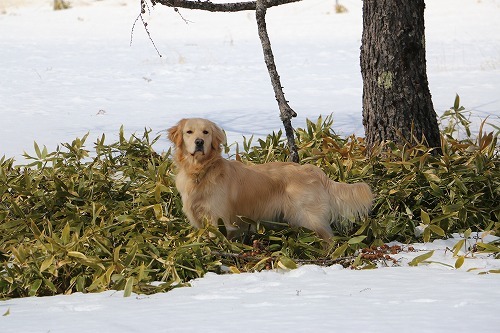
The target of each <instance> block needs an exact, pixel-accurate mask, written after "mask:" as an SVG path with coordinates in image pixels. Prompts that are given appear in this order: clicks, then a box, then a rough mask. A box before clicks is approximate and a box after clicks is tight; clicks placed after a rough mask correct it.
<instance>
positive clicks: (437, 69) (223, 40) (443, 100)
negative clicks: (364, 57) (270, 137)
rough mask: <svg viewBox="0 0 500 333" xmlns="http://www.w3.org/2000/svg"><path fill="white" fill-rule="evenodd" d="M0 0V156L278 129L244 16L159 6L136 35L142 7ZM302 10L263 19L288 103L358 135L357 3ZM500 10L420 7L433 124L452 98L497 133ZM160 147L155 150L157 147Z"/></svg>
mask: <svg viewBox="0 0 500 333" xmlns="http://www.w3.org/2000/svg"><path fill="white" fill-rule="evenodd" d="M70 2H71V3H72V4H73V8H72V9H69V10H63V11H53V10H52V6H51V5H52V0H1V1H0V50H1V52H0V64H1V66H0V119H1V131H0V156H2V155H3V154H5V155H6V156H7V157H16V159H17V160H18V161H22V159H20V156H21V155H22V153H23V151H27V152H33V141H36V142H37V143H38V144H39V145H40V146H43V145H46V146H47V148H48V149H49V151H52V150H54V149H55V148H56V146H57V144H59V143H61V142H70V141H71V140H73V139H75V138H76V137H82V136H83V135H84V134H85V133H87V132H90V136H89V140H88V144H89V147H91V146H92V142H95V139H96V138H98V137H100V135H101V134H102V133H106V135H107V137H108V138H109V139H108V143H110V142H113V140H114V139H116V138H117V136H118V130H119V128H120V126H121V125H124V127H125V130H126V132H127V133H133V132H138V133H142V132H143V130H144V128H150V129H152V131H153V133H154V134H156V133H163V132H162V131H164V130H165V129H167V128H169V127H170V126H172V125H173V124H174V123H175V122H177V121H178V120H179V119H180V118H182V117H191V116H200V117H206V118H210V119H211V120H213V121H215V122H217V123H218V124H220V125H221V126H222V127H223V128H224V129H225V130H226V132H227V134H228V142H229V143H231V142H235V141H240V142H241V141H242V135H246V136H250V135H256V136H264V135H266V134H269V133H271V132H272V131H273V130H274V131H275V130H278V129H280V128H281V127H282V124H281V123H280V120H279V116H278V108H277V104H276V101H275V99H274V93H273V90H272V88H271V83H270V79H269V76H268V73H267V70H266V67H265V64H264V61H263V55H262V50H261V46H260V41H259V38H258V36H257V28H256V23H255V17H254V13H253V12H241V13H207V12H201V11H189V10H181V11H180V13H181V15H182V17H183V18H184V19H185V20H186V21H187V22H188V23H186V21H185V20H184V19H183V18H181V16H180V15H179V14H178V13H176V12H175V11H174V10H173V9H171V8H167V7H165V6H160V5H158V6H156V8H153V9H152V11H151V13H150V15H148V14H146V15H145V18H146V19H147V21H148V23H149V31H150V33H151V36H152V38H153V40H154V43H155V44H156V46H157V48H158V50H159V52H160V53H161V55H162V57H161V58H160V57H159V56H158V54H157V52H156V50H155V49H154V47H153V45H152V43H151V42H150V40H149V39H148V36H147V34H146V32H145V30H144V28H143V27H142V25H141V24H140V23H139V24H137V25H136V26H135V29H134V31H133V40H132V45H130V40H131V32H132V26H133V24H134V21H135V19H136V18H137V15H138V14H139V13H140V2H139V0H101V1H96V0H73V1H70ZM341 3H342V4H343V5H344V6H345V7H346V8H347V9H348V12H347V13H345V14H335V10H334V5H335V1H334V0H305V1H302V2H300V3H295V4H290V5H286V6H282V7H279V8H271V9H269V10H268V15H267V23H268V30H269V34H270V38H271V43H272V46H273V50H274V53H275V57H276V64H277V67H278V71H279V73H280V75H281V79H282V84H283V86H284V91H285V96H286V97H287V99H288V100H289V101H290V105H291V107H292V108H293V109H294V110H295V111H296V112H297V113H298V118H297V119H295V120H294V126H295V127H304V124H305V119H306V118H309V119H312V120H315V119H316V118H317V117H318V116H319V115H329V114H333V118H334V121H335V124H334V129H335V131H336V132H338V133H339V134H346V135H349V134H352V133H356V134H358V135H363V131H364V130H363V125H362V121H361V105H362V99H361V96H362V81H361V74H360V65H359V49H360V45H361V32H362V16H361V6H362V1H361V0H350V1H347V0H346V1H341ZM499 6H500V1H498V0H482V1H478V0H460V1H457V0H439V1H436V0H434V1H427V10H426V17H425V19H426V45H427V60H428V76H429V84H430V89H431V93H432V95H433V101H434V106H435V109H436V112H437V113H438V115H441V114H442V113H443V112H444V111H445V110H447V109H448V108H449V107H450V106H452V105H453V101H454V98H455V94H456V93H458V94H459V95H460V97H461V102H462V104H463V105H464V106H466V107H467V109H469V110H472V111H473V112H474V115H475V116H476V117H481V118H484V117H486V116H487V115H494V116H493V117H491V119H490V121H495V122H496V123H497V124H498V123H500V121H499V116H500V75H499V73H500V25H499V24H498V22H500V7H499ZM167 145H168V143H167V142H166V140H165V141H162V142H161V143H160V144H159V145H158V146H157V148H156V149H157V150H158V151H161V150H164V149H166V148H167Z"/></svg>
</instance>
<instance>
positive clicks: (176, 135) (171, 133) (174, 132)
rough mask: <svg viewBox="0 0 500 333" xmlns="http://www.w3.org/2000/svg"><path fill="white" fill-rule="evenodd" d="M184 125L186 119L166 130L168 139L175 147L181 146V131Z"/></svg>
mask: <svg viewBox="0 0 500 333" xmlns="http://www.w3.org/2000/svg"><path fill="white" fill-rule="evenodd" d="M185 123H186V119H182V120H180V121H179V122H178V123H177V125H175V126H173V127H171V128H169V129H168V139H169V140H170V141H172V143H173V144H174V145H175V146H176V147H180V146H182V129H183V128H184V124H185Z"/></svg>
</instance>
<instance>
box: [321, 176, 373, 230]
mask: <svg viewBox="0 0 500 333" xmlns="http://www.w3.org/2000/svg"><path fill="white" fill-rule="evenodd" d="M329 192H330V198H331V199H330V207H331V210H332V218H333V220H335V221H339V220H340V219H342V218H344V219H347V220H355V219H358V218H361V217H363V216H366V215H368V213H369V212H370V209H371V206H372V202H373V193H372V191H371V189H370V186H368V184H366V183H355V184H346V183H338V182H334V181H332V180H330V181H329Z"/></svg>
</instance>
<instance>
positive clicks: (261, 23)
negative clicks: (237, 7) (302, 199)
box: [255, 0, 299, 163]
mask: <svg viewBox="0 0 500 333" xmlns="http://www.w3.org/2000/svg"><path fill="white" fill-rule="evenodd" d="M266 11H267V7H266V0H257V6H256V9H255V17H256V19H257V27H258V30H259V38H260V41H261V44H262V50H263V52H264V61H265V62H266V66H267V71H268V72H269V76H270V77H271V84H272V85H273V90H274V95H275V96H276V101H277V102H278V107H279V110H280V117H281V121H282V122H283V125H284V127H285V133H286V138H287V140H288V148H289V149H290V160H291V161H292V162H296V163H297V162H299V154H298V152H297V145H296V144H295V136H294V132H293V127H292V117H296V116H297V113H295V111H293V110H292V108H291V107H290V106H289V105H288V101H287V100H286V99H285V94H284V93H283V87H282V86H281V81H280V76H279V74H278V70H277V69H276V65H275V63H274V55H273V50H272V49H271V41H270V40H269V35H268V34H267V27H266Z"/></svg>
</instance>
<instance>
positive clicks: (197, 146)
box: [194, 139, 205, 153]
mask: <svg viewBox="0 0 500 333" xmlns="http://www.w3.org/2000/svg"><path fill="white" fill-rule="evenodd" d="M204 145H205V140H203V139H196V140H194V152H195V153H196V152H198V151H199V152H202V153H204V152H205V150H204V149H203V146H204Z"/></svg>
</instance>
